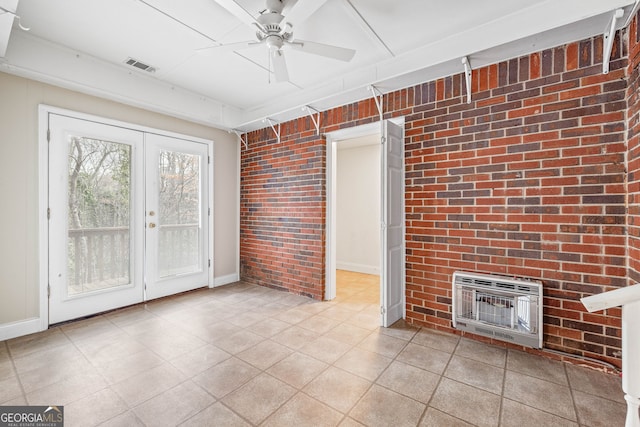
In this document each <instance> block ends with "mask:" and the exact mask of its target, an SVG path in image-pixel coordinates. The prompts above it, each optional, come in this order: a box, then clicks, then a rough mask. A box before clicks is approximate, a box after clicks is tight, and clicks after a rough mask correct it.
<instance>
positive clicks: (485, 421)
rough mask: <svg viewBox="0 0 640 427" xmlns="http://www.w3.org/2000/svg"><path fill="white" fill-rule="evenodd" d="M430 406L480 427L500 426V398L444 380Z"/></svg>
mask: <svg viewBox="0 0 640 427" xmlns="http://www.w3.org/2000/svg"><path fill="white" fill-rule="evenodd" d="M429 406H432V407H433V408H435V409H438V410H440V411H442V412H444V413H446V414H449V415H451V416H453V417H456V418H459V419H461V420H464V421H466V422H469V423H472V424H474V425H477V426H479V427H490V426H497V425H498V416H499V414H500V396H498V395H496V394H493V393H489V392H486V391H483V390H480V389H477V388H475V387H471V386H468V385H466V384H462V383H459V382H457V381H453V380H450V379H448V378H443V379H442V380H441V381H440V384H439V385H438V388H437V389H436V391H435V393H434V394H433V398H432V399H431V402H430V403H429Z"/></svg>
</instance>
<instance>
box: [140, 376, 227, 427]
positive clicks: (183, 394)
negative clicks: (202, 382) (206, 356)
mask: <svg viewBox="0 0 640 427" xmlns="http://www.w3.org/2000/svg"><path fill="white" fill-rule="evenodd" d="M214 402H215V398H213V397H212V396H211V395H210V394H209V393H207V392H206V391H204V390H203V389H201V388H200V387H198V386H197V385H196V384H194V383H193V382H192V381H189V380H187V381H185V382H183V383H181V384H179V385H177V386H176V387H174V388H172V389H169V390H167V391H165V392H163V393H161V394H159V395H157V396H155V397H153V398H151V399H149V400H147V401H146V402H144V403H142V404H141V405H139V406H137V407H136V408H134V412H135V413H136V415H137V416H138V418H140V420H142V422H144V423H145V424H146V425H148V426H175V425H178V424H179V423H181V422H182V421H185V420H187V419H188V418H190V417H192V416H193V415H195V414H197V413H198V412H200V411H202V410H203V409H205V408H206V407H208V406H210V405H211V404H213V403H214Z"/></svg>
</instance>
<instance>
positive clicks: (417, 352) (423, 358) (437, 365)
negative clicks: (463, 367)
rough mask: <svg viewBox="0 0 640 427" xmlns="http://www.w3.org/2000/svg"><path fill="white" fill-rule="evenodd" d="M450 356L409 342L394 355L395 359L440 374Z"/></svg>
mask: <svg viewBox="0 0 640 427" xmlns="http://www.w3.org/2000/svg"><path fill="white" fill-rule="evenodd" d="M450 358H451V354H449V353H445V352H443V351H440V350H435V349H433V348H429V347H423V346H421V345H418V344H412V343H409V344H407V346H406V347H405V348H404V350H402V352H401V353H400V354H399V355H398V357H396V360H398V361H400V362H404V363H408V364H409V365H413V366H416V367H418V368H421V369H426V370H427V371H431V372H434V373H436V374H442V372H444V369H445V368H446V366H447V363H448V362H449V359H450Z"/></svg>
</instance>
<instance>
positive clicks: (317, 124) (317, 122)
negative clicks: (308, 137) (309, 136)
mask: <svg viewBox="0 0 640 427" xmlns="http://www.w3.org/2000/svg"><path fill="white" fill-rule="evenodd" d="M302 111H306V112H307V114H308V115H309V117H311V121H313V126H315V128H316V135H320V111H318V110H316V109H315V108H313V107H310V106H308V105H305V106H304V107H302ZM314 114H315V115H316V116H317V119H316V116H314Z"/></svg>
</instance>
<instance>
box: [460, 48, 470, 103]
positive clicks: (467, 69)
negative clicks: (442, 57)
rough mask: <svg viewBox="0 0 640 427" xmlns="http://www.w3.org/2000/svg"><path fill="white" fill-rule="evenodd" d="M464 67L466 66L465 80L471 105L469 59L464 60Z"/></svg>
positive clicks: (468, 101)
mask: <svg viewBox="0 0 640 427" xmlns="http://www.w3.org/2000/svg"><path fill="white" fill-rule="evenodd" d="M462 65H464V78H465V82H466V83H467V104H471V76H472V73H471V63H470V62H469V58H468V57H466V56H465V57H463V58H462Z"/></svg>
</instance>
